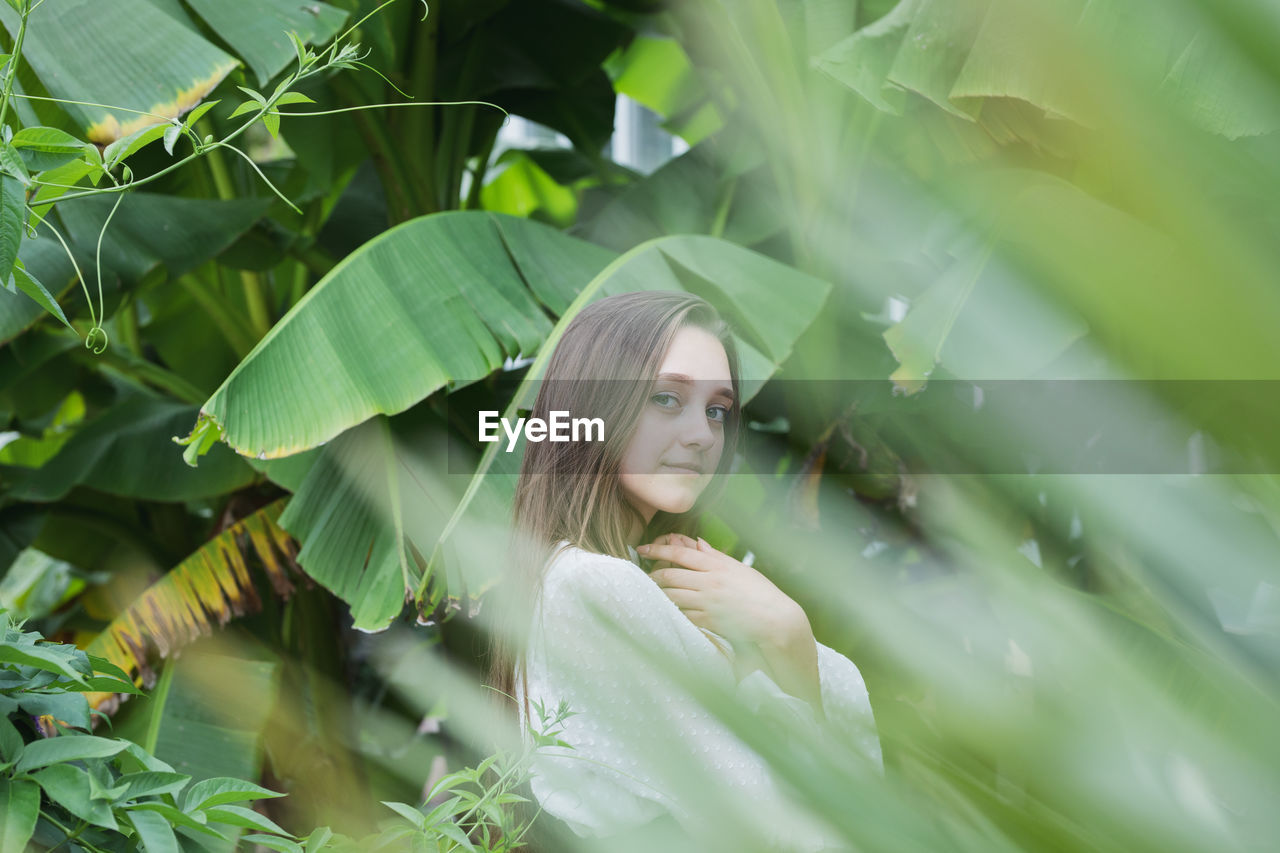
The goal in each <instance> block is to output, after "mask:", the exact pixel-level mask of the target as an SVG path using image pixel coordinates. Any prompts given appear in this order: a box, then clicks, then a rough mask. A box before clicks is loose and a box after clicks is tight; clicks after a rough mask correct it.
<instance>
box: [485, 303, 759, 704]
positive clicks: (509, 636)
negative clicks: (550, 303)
mask: <svg viewBox="0 0 1280 853" xmlns="http://www.w3.org/2000/svg"><path fill="white" fill-rule="evenodd" d="M685 326H695V327H697V328H701V329H704V330H706V331H707V332H709V333H711V334H712V335H714V336H715V337H716V338H717V339H718V340H719V341H720V343H721V345H722V346H723V347H724V350H725V354H726V355H727V356H728V360H729V371H730V376H731V379H732V387H733V405H732V407H731V409H730V412H729V415H728V417H726V418H725V426H724V447H723V450H722V452H721V456H720V463H719V466H718V467H717V469H716V472H715V474H716V476H713V477H712V478H711V482H710V484H708V487H707V488H706V490H704V492H703V493H702V494H701V495H699V497H698V500H697V501H696V502H695V504H694V506H693V507H691V508H690V509H689V510H688V511H687V512H683V513H668V512H663V511H658V512H656V513H654V516H653V518H652V519H651V520H650V521H649V523H648V525H647V526H645V529H644V535H643V539H642V541H645V542H648V541H651V540H652V539H653V538H655V537H657V536H661V535H662V534H664V533H683V534H685V535H688V536H696V535H697V531H698V524H699V520H700V518H701V515H702V513H703V512H704V511H705V509H706V507H707V506H709V505H711V504H712V503H713V502H714V501H715V500H716V498H717V497H718V496H719V494H720V492H721V491H722V490H723V488H724V477H722V476H718V475H721V474H723V473H725V472H727V471H728V469H729V466H730V465H731V464H732V462H733V457H734V453H735V451H736V449H737V444H738V435H739V421H740V408H739V406H740V403H739V400H740V399H741V395H740V392H739V387H738V353H737V347H736V346H735V345H734V342H733V337H732V334H731V331H730V329H729V326H728V324H727V323H725V321H724V320H723V319H722V318H721V317H720V315H719V313H717V312H716V310H715V309H714V308H713V307H712V306H711V304H710V303H709V302H707V301H706V300H704V299H702V298H700V297H697V296H694V295H692V294H689V293H682V292H676V291H640V292H637V293H625V294H621V295H618V296H610V297H607V298H605V299H601V300H599V301H597V302H594V303H592V304H590V305H588V306H587V307H585V308H583V309H582V311H581V312H580V313H579V314H578V315H577V316H576V317H574V319H573V320H572V321H571V322H570V323H569V325H568V327H567V328H566V329H565V331H564V335H563V336H562V337H561V338H560V341H559V343H558V344H557V345H556V349H555V352H554V353H553V354H552V356H551V360H550V362H549V363H548V365H547V370H546V374H545V376H544V379H543V382H542V384H541V387H540V388H539V390H538V396H537V398H536V400H535V402H534V405H533V411H532V412H531V413H530V417H531V418H542V419H544V420H549V418H550V414H549V413H550V412H553V411H566V412H570V413H575V414H576V413H579V412H586V413H589V414H590V415H591V416H593V417H600V418H602V420H603V421H604V423H605V431H604V433H605V434H604V440H603V441H569V442H551V441H542V442H528V443H527V445H526V449H525V454H524V460H523V462H522V464H521V467H520V477H519V480H518V482H517V485H516V492H515V504H514V506H513V509H512V539H511V550H512V553H511V555H510V559H509V560H508V561H507V563H506V567H507V568H506V572H507V573H506V574H505V575H504V577H503V578H502V579H501V581H500V583H499V584H498V586H497V588H495V589H494V590H493V591H492V592H491V594H493V593H496V594H497V596H498V600H497V602H496V603H497V608H495V609H496V611H497V612H498V613H499V614H500V616H499V619H500V623H499V624H497V625H495V626H494V628H495V630H491V631H490V634H489V650H490V653H489V674H488V682H489V685H490V686H491V687H493V688H494V693H493V697H494V699H495V701H496V702H498V703H499V704H500V705H503V706H505V707H506V708H507V709H508V710H509V711H510V710H516V709H515V706H514V703H513V702H512V701H511V699H512V697H514V695H515V685H516V677H517V675H516V669H517V668H518V669H519V678H520V680H521V685H522V687H523V688H525V689H526V691H527V685H528V673H527V667H526V661H525V660H524V656H523V653H522V649H523V647H522V644H521V643H520V642H519V638H523V637H527V636H528V630H529V628H530V626H531V624H532V617H533V613H534V612H535V609H536V606H537V600H538V597H539V594H540V592H541V580H542V575H543V572H544V570H545V568H546V564H547V561H548V559H549V558H550V557H551V556H552V554H551V551H552V548H553V547H554V545H555V544H556V543H557V542H559V541H560V540H568V541H569V542H570V543H571V544H572V545H576V546H577V547H579V548H582V549H584V550H587V551H593V552H595V553H599V554H609V555H611V556H615V557H620V558H622V559H629V553H628V550H627V541H626V535H627V532H628V530H630V529H632V528H633V527H634V524H635V521H636V519H639V521H640V523H641V524H644V517H643V516H642V515H640V513H639V512H637V511H636V510H635V509H634V508H632V507H631V506H630V504H628V503H627V501H626V500H625V499H624V496H623V492H622V486H621V482H620V480H619V476H618V475H619V473H620V468H621V461H622V456H623V454H624V452H625V450H626V448H627V445H628V444H629V443H630V441H631V437H632V435H633V434H634V432H635V428H636V424H637V422H638V420H639V417H640V415H641V413H642V412H643V409H644V405H645V403H646V402H647V400H648V398H649V395H650V394H651V393H652V391H653V383H654V381H655V379H656V376H657V373H658V368H659V367H660V366H661V363H662V359H663V357H664V356H665V355H666V352H667V350H668V348H669V347H670V346H671V342H672V340H673V339H674V338H675V336H676V333H677V332H678V331H679V330H680V329H681V328H683V327H685ZM498 628H504V629H507V630H496V629H498ZM524 713H525V718H526V719H527V720H528V719H530V715H529V697H528V693H527V692H525V695H524ZM531 722H532V721H531Z"/></svg>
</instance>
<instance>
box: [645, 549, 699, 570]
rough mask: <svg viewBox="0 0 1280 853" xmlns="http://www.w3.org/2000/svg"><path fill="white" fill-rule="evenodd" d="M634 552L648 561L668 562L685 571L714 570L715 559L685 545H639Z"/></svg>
mask: <svg viewBox="0 0 1280 853" xmlns="http://www.w3.org/2000/svg"><path fill="white" fill-rule="evenodd" d="M636 551H637V552H638V553H639V554H640V556H642V557H648V558H649V559H650V560H670V561H671V562H673V563H675V564H677V565H680V566H684V567H685V568H686V569H698V570H701V571H704V572H706V571H711V570H712V569H713V568H715V558H714V557H713V556H712V555H711V554H708V553H706V552H704V551H699V550H697V549H696V548H689V547H687V546H685V545H641V546H640V547H639V548H637V549H636Z"/></svg>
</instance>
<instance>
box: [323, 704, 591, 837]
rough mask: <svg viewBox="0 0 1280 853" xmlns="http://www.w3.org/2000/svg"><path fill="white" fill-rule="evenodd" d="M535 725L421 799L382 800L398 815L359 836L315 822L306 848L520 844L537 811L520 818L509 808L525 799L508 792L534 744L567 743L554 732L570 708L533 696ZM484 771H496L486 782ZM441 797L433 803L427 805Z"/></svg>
mask: <svg viewBox="0 0 1280 853" xmlns="http://www.w3.org/2000/svg"><path fill="white" fill-rule="evenodd" d="M533 705H534V707H535V708H536V709H537V712H538V719H539V725H538V727H537V728H536V729H535V728H534V727H533V726H530V727H529V734H530V735H531V736H532V737H531V740H530V741H528V742H526V743H525V744H524V745H523V747H522V748H521V749H520V750H519V751H513V752H508V751H504V750H499V751H498V752H496V753H494V754H493V755H491V756H489V757H488V758H486V759H484V760H483V761H481V762H480V763H479V764H478V765H477V766H475V767H468V768H465V769H463V770H459V771H457V772H455V773H449V774H447V775H445V776H442V777H441V778H440V779H439V780H438V781H437V782H436V783H435V784H434V785H432V786H431V790H430V791H428V792H427V795H426V797H425V798H424V799H423V804H422V805H419V806H411V805H409V804H408V803H393V802H385V801H384V802H383V805H385V806H386V807H387V808H389V809H391V810H392V811H394V812H395V813H396V814H397V815H399V816H400V818H401V819H400V820H398V821H396V822H395V823H393V824H392V825H390V826H388V827H386V828H385V829H383V830H382V831H380V832H377V833H374V834H372V835H370V836H368V837H366V838H362V839H360V840H358V841H357V840H355V839H352V838H350V837H348V836H345V835H338V834H334V833H333V832H332V830H330V829H329V827H327V826H326V827H320V828H318V829H316V830H315V831H314V832H312V833H311V835H310V836H309V838H308V839H307V842H306V850H307V853H311V851H316V850H332V851H336V853H363V851H368V850H405V849H408V850H414V851H424V853H427V851H430V853H449V851H456V850H467V851H473V853H480V851H483V853H507V851H511V850H517V849H519V847H520V840H521V839H522V838H523V837H524V835H525V833H527V832H528V831H529V828H530V827H532V826H533V822H534V821H535V820H536V819H537V817H538V815H539V814H541V812H542V810H541V809H539V810H538V811H537V812H535V813H534V815H533V816H532V817H529V818H527V819H522V818H521V817H520V816H519V814H518V813H517V812H516V809H515V808H513V807H515V806H517V805H518V804H521V803H527V802H528V801H529V800H528V798H526V797H522V796H520V795H519V794H516V793H514V791H515V789H516V788H518V787H520V785H522V784H523V783H524V782H525V781H527V780H528V778H529V769H530V765H531V764H532V762H533V758H534V756H535V754H536V753H537V751H538V750H539V749H542V748H544V747H548V746H560V747H565V748H568V749H572V747H571V746H570V745H569V744H568V743H566V742H565V741H563V740H561V739H560V738H559V737H558V735H559V734H561V733H562V732H563V728H562V726H561V724H562V723H563V722H564V721H565V720H567V719H568V718H569V717H571V716H573V715H574V714H576V713H577V712H576V711H570V710H569V706H568V704H567V703H565V702H563V701H562V702H561V703H560V704H559V706H558V707H557V708H556V710H555V711H547V710H546V707H545V706H544V705H543V703H541V702H537V701H535V702H534V703H533ZM486 774H491V775H494V776H496V778H494V780H493V781H492V782H491V783H486V781H485V776H486ZM442 797H444V798H445V799H443V800H442V801H441V802H439V803H438V804H437V805H434V806H431V808H430V810H429V811H428V810H426V809H427V807H428V805H429V804H430V803H432V802H434V801H436V800H440V799H441V798H442Z"/></svg>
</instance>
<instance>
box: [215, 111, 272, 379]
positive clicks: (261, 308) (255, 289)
mask: <svg viewBox="0 0 1280 853" xmlns="http://www.w3.org/2000/svg"><path fill="white" fill-rule="evenodd" d="M200 123H201V124H204V123H205V120H201V122H200ZM203 130H204V131H205V132H207V131H208V128H207V127H205V128H203ZM201 136H202V138H203V134H201ZM205 162H206V163H208V164H209V174H210V175H211V176H212V178H213V186H214V188H215V189H216V190H217V192H218V198H220V199H222V200H223V201H230V200H231V199H234V198H235V197H236V188H235V184H234V183H233V182H232V180H231V172H230V171H229V170H228V169H227V164H226V161H225V160H224V159H223V157H222V152H221V151H219V150H218V149H217V148H215V147H213V146H210V147H209V149H208V151H206V153H205ZM238 272H239V273H240V281H241V283H243V284H244V300H245V304H246V305H248V307H249V325H250V327H251V328H252V329H253V334H254V337H255V338H256V339H260V338H262V337H264V336H265V335H266V334H267V332H269V331H271V309H270V308H269V307H268V306H267V295H266V292H265V288H264V287H263V284H262V279H261V278H259V277H258V274H257V273H255V272H252V271H250V270H238ZM241 357H242V358H243V356H241Z"/></svg>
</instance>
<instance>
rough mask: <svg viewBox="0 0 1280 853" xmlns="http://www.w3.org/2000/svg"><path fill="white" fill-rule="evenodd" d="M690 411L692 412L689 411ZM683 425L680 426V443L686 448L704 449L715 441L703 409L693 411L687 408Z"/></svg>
mask: <svg viewBox="0 0 1280 853" xmlns="http://www.w3.org/2000/svg"><path fill="white" fill-rule="evenodd" d="M690 409H692V412H691V411H689V410H690ZM684 419H685V423H684V424H682V425H681V433H680V443H681V444H683V445H685V446H686V447H698V448H702V449H706V448H708V447H710V446H711V445H712V443H713V442H714V441H715V439H716V436H715V433H714V432H712V431H711V424H709V423H708V422H707V417H706V415H705V414H704V410H703V409H693V407H692V406H690V407H688V409H686V411H685V413H684Z"/></svg>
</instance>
